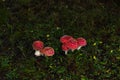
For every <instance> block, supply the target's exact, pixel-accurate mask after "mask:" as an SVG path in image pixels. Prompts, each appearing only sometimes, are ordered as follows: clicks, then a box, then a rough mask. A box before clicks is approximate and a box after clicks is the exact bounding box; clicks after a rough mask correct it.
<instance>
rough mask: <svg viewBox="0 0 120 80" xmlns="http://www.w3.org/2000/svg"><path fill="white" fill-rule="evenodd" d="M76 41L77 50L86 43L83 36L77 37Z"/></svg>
mask: <svg viewBox="0 0 120 80" xmlns="http://www.w3.org/2000/svg"><path fill="white" fill-rule="evenodd" d="M77 43H78V48H77V50H79V49H80V48H81V47H83V46H86V45H87V42H86V40H85V39H84V38H82V37H80V38H77Z"/></svg>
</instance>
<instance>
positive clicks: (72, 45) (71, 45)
mask: <svg viewBox="0 0 120 80" xmlns="http://www.w3.org/2000/svg"><path fill="white" fill-rule="evenodd" d="M66 45H67V47H68V48H69V49H71V50H75V49H77V48H78V43H77V40H76V39H74V38H73V39H71V40H70V41H69V42H67V43H66Z"/></svg>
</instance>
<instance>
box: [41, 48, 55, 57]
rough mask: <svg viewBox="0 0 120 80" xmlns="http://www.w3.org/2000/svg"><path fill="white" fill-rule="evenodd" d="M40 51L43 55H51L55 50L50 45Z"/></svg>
mask: <svg viewBox="0 0 120 80" xmlns="http://www.w3.org/2000/svg"><path fill="white" fill-rule="evenodd" d="M41 52H42V53H43V54H44V55H45V56H53V55H54V54H55V51H54V49H53V48H52V47H45V48H43V49H42V50H41Z"/></svg>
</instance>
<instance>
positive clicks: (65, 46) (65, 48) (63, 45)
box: [62, 43, 69, 51]
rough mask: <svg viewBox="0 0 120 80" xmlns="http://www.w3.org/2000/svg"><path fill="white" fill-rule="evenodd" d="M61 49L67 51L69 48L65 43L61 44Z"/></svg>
mask: <svg viewBox="0 0 120 80" xmlns="http://www.w3.org/2000/svg"><path fill="white" fill-rule="evenodd" d="M62 50H63V51H68V50H69V48H68V47H67V45H66V44H65V43H64V44H62Z"/></svg>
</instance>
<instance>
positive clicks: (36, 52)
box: [35, 50, 43, 56]
mask: <svg viewBox="0 0 120 80" xmlns="http://www.w3.org/2000/svg"><path fill="white" fill-rule="evenodd" d="M41 55H43V54H42V53H40V51H38V50H36V51H35V56H41Z"/></svg>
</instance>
